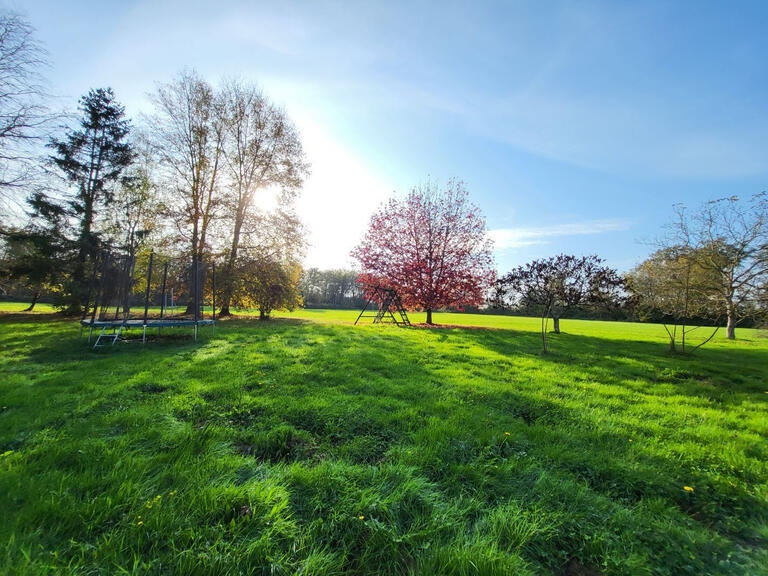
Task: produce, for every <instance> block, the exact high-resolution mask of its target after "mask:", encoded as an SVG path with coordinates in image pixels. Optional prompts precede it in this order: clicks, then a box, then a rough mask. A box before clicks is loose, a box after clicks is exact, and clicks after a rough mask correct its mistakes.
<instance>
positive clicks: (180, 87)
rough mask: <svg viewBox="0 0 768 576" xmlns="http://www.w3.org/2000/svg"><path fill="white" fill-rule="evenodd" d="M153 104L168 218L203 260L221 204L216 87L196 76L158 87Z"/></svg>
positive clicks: (191, 73) (219, 118)
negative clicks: (209, 235)
mask: <svg viewBox="0 0 768 576" xmlns="http://www.w3.org/2000/svg"><path fill="white" fill-rule="evenodd" d="M153 102H154V105H155V108H156V114H155V115H154V116H153V117H152V118H150V126H151V134H152V138H153V140H154V147H155V150H156V151H157V155H158V164H159V168H160V170H161V171H162V177H163V180H164V181H163V185H164V189H165V191H166V194H167V196H168V197H167V202H165V208H166V215H167V216H168V217H169V218H170V219H171V220H172V222H173V224H174V226H175V228H176V232H177V234H178V238H179V239H180V240H181V241H182V242H183V243H185V244H186V245H187V250H186V251H187V252H188V254H189V255H190V256H191V257H192V258H197V259H198V260H202V259H203V257H204V255H205V253H206V251H207V250H208V248H209V237H208V234H209V232H210V227H211V224H212V222H213V219H214V217H215V216H216V212H217V210H218V208H219V206H220V204H221V198H220V197H219V193H220V190H219V185H220V178H221V170H220V168H221V166H220V164H221V156H222V147H223V138H224V126H223V121H222V115H221V114H220V113H219V111H218V109H217V100H216V97H215V94H214V91H213V88H212V87H211V86H210V84H208V83H207V82H206V81H204V80H202V79H201V78H200V77H199V76H198V75H197V74H196V73H195V72H194V71H185V72H182V73H181V74H179V75H178V76H177V77H176V79H175V80H173V81H172V82H169V83H167V84H163V85H161V86H159V87H158V89H157V92H156V93H155V94H154V96H153Z"/></svg>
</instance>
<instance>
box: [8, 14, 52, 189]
mask: <svg viewBox="0 0 768 576" xmlns="http://www.w3.org/2000/svg"><path fill="white" fill-rule="evenodd" d="M46 66H47V55H46V53H45V50H43V48H42V47H41V46H40V44H39V43H38V42H37V41H36V40H35V37H34V29H33V28H32V26H30V25H29V23H28V22H27V21H26V20H24V18H22V17H21V16H20V15H18V14H14V13H12V12H3V13H2V14H0V201H1V202H3V203H5V202H6V201H8V200H9V199H10V198H11V191H13V190H15V189H18V188H20V187H22V186H24V185H25V184H27V183H28V181H29V175H30V173H31V172H32V169H33V164H32V159H33V157H34V155H33V152H32V150H31V148H32V144H35V143H36V142H38V141H39V140H40V138H41V137H42V135H43V133H42V128H44V127H45V126H46V125H47V124H48V123H49V121H50V114H49V112H48V109H47V106H46V102H45V101H46V94H45V90H44V88H43V84H44V80H43V78H42V75H41V70H42V69H43V68H45V67H46Z"/></svg>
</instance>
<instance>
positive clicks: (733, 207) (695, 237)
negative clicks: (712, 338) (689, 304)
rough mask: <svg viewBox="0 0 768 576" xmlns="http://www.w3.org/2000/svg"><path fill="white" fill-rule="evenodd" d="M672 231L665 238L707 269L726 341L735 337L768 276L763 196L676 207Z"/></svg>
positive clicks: (767, 198) (767, 209)
mask: <svg viewBox="0 0 768 576" xmlns="http://www.w3.org/2000/svg"><path fill="white" fill-rule="evenodd" d="M672 232H673V234H672V237H671V242H673V243H674V244H677V245H680V246H684V247H686V248H687V250H688V253H689V254H690V255H691V258H693V259H694V260H695V264H696V265H697V266H698V267H700V268H701V269H702V270H705V271H708V272H709V274H707V278H709V279H710V280H711V282H710V285H709V286H708V287H707V289H708V291H709V293H710V294H711V296H712V297H713V298H714V299H716V300H717V302H718V303H719V306H720V309H721V311H722V315H723V316H724V317H725V318H726V333H727V337H728V339H730V340H733V339H735V338H736V325H737V324H738V323H739V322H740V321H741V320H742V319H743V318H744V317H745V316H746V315H747V309H748V308H750V307H751V306H749V305H750V304H752V303H753V302H754V301H756V300H757V297H758V292H759V289H760V286H761V285H763V284H764V283H765V282H766V281H767V280H768V254H767V253H768V195H767V194H766V193H764V192H763V193H760V194H756V195H754V196H752V198H750V199H749V200H747V201H741V200H739V198H738V197H736V196H732V197H730V198H721V199H718V200H713V201H711V202H707V203H706V204H703V205H702V206H700V207H699V208H698V209H697V210H696V211H694V212H693V213H692V214H690V213H689V212H688V211H687V210H686V209H685V207H683V206H678V207H676V220H675V222H674V224H673V226H672Z"/></svg>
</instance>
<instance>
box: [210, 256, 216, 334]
mask: <svg viewBox="0 0 768 576" xmlns="http://www.w3.org/2000/svg"><path fill="white" fill-rule="evenodd" d="M211 291H212V293H213V295H212V296H211V308H212V309H213V324H212V326H213V329H212V330H211V335H215V334H216V263H215V262H214V263H213V277H212V279H211Z"/></svg>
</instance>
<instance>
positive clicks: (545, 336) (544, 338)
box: [541, 316, 549, 354]
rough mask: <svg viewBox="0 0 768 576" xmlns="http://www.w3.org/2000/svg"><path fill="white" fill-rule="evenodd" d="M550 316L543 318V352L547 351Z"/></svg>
mask: <svg viewBox="0 0 768 576" xmlns="http://www.w3.org/2000/svg"><path fill="white" fill-rule="evenodd" d="M548 319H549V317H548V316H544V317H542V319H541V351H542V353H543V354H546V353H547V320H548Z"/></svg>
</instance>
